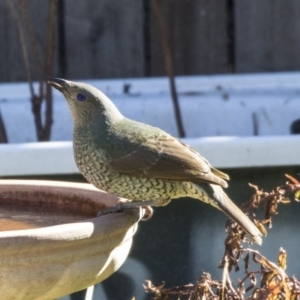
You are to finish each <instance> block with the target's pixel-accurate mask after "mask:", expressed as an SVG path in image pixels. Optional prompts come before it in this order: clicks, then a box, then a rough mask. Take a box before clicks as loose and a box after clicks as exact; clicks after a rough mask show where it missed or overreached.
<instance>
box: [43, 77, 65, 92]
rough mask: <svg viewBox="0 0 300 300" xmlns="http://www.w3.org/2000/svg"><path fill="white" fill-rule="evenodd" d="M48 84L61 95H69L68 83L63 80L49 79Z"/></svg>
mask: <svg viewBox="0 0 300 300" xmlns="http://www.w3.org/2000/svg"><path fill="white" fill-rule="evenodd" d="M48 84H50V85H52V86H53V87H54V88H56V89H57V90H59V91H60V92H62V93H65V92H67V93H68V94H70V92H69V91H68V86H69V85H68V81H67V80H65V79H61V78H51V79H49V80H48Z"/></svg>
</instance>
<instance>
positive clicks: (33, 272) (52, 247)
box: [0, 180, 142, 300]
mask: <svg viewBox="0 0 300 300" xmlns="http://www.w3.org/2000/svg"><path fill="white" fill-rule="evenodd" d="M118 200H119V199H118V198H117V197H115V196H112V195H110V194H107V193H105V192H103V191H100V190H98V189H96V188H94V187H93V186H91V185H89V184H82V183H80V184H79V183H66V182H51V181H30V180H0V230H1V231H0V295H1V298H2V299H6V300H9V299H14V300H18V299H31V300H35V299H43V300H46V299H49V300H52V299H56V298H59V297H62V296H64V295H67V294H70V293H73V292H75V291H79V290H82V289H85V288H87V287H88V286H91V285H94V284H96V283H98V282H100V281H102V280H104V279H105V278H107V277H108V276H110V275H111V274H112V273H114V272H115V271H116V270H117V269H118V268H119V267H120V266H121V265H122V264H123V262H124V261H125V259H126V257H127V255H128V252H129V250H130V247H131V243H132V237H133V235H134V233H135V232H136V230H137V224H138V221H139V220H140V218H141V217H142V213H140V212H139V211H138V210H136V209H134V210H129V211H126V212H122V213H116V214H110V215H105V216H102V217H99V218H97V217H96V216H97V213H98V211H100V210H102V209H105V208H106V207H109V206H113V205H115V204H116V202H117V201H118Z"/></svg>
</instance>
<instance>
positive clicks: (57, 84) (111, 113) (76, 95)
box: [48, 78, 123, 126]
mask: <svg viewBox="0 0 300 300" xmlns="http://www.w3.org/2000/svg"><path fill="white" fill-rule="evenodd" d="M48 83H49V84H50V85H52V86H53V87H54V88H56V89H57V90H59V91H60V92H61V93H62V94H63V95H64V97H65V98H66V100H67V103H68V106H69V108H70V110H71V114H72V116H73V119H74V123H75V126H76V125H79V126H80V125H83V124H88V123H90V122H91V121H93V120H94V119H95V118H96V119H97V120H98V121H99V122H101V120H102V121H105V122H114V121H117V120H118V119H120V118H122V117H123V116H122V115H121V113H120V112H119V110H118V109H117V108H116V106H115V105H114V104H113V103H112V102H111V100H110V99H109V98H108V97H107V96H105V95H104V94H103V93H102V92H101V91H99V90H98V89H97V88H95V87H93V86H91V85H89V84H86V83H81V82H73V81H69V80H65V79H61V78H53V79H50V80H48Z"/></svg>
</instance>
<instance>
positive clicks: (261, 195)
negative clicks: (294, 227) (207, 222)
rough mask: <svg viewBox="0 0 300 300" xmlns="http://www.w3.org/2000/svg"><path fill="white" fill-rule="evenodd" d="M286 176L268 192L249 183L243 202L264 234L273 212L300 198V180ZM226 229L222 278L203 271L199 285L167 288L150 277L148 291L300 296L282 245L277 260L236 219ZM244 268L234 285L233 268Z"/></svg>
mask: <svg viewBox="0 0 300 300" xmlns="http://www.w3.org/2000/svg"><path fill="white" fill-rule="evenodd" d="M285 176H286V177H287V179H288V181H287V182H286V183H285V184H284V185H281V186H278V187H276V188H275V189H274V190H272V191H271V192H265V191H263V190H260V189H259V188H258V186H256V185H253V184H249V185H250V186H251V187H252V188H253V189H254V190H255V192H254V194H253V195H252V196H251V197H250V200H249V201H248V202H247V203H245V204H244V205H243V206H242V210H243V211H244V212H245V213H246V214H247V215H248V216H249V218H250V219H251V220H252V221H253V222H254V223H255V224H256V226H257V227H258V228H259V230H260V231H261V232H262V234H263V235H264V236H267V228H271V227H272V216H273V215H276V214H277V213H278V208H279V206H280V205H281V204H288V203H290V202H291V199H292V198H293V199H294V200H295V201H297V202H299V198H300V183H299V182H298V181H297V180H296V179H295V178H293V177H292V176H290V175H287V174H286V175H285ZM259 210H263V212H264V217H263V218H262V219H259V218H258V212H259ZM226 231H227V237H226V239H225V243H224V246H225V251H224V255H223V257H222V259H221V263H220V265H219V268H222V269H223V279H222V280H213V279H212V278H211V275H210V274H209V273H203V274H202V275H201V276H200V278H199V279H198V281H197V283H196V284H195V285H193V284H188V285H184V286H176V287H172V288H165V283H163V284H161V285H159V286H155V285H153V283H152V282H151V281H149V280H146V284H145V285H144V289H145V291H146V292H147V293H152V294H154V298H153V299H154V300H173V299H176V300H265V299H266V300H281V299H288V300H298V299H300V282H299V281H298V280H297V279H296V278H294V277H289V276H288V275H287V274H286V273H285V270H286V261H287V253H286V251H285V250H284V249H283V248H280V249H279V254H278V261H277V263H274V262H272V261H270V260H268V259H267V258H266V257H265V256H263V255H262V254H261V253H259V251H257V250H254V249H251V243H250V241H249V240H247V238H246V237H245V232H244V231H243V229H242V228H241V227H240V226H239V225H238V224H237V223H236V222H234V221H233V220H231V219H230V220H228V221H227V223H226ZM245 245H247V246H248V247H247V248H246V247H245ZM241 258H243V262H241ZM241 265H242V266H241ZM241 268H242V270H243V274H244V275H243V278H242V279H241V280H238V282H237V284H235V285H234V284H233V283H232V282H231V279H230V272H231V271H232V270H235V271H236V272H237V271H240V269H241Z"/></svg>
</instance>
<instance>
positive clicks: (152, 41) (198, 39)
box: [0, 0, 300, 82]
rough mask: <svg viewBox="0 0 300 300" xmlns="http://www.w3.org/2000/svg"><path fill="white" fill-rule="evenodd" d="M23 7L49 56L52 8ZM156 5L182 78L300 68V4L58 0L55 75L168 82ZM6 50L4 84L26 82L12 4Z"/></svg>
mask: <svg viewBox="0 0 300 300" xmlns="http://www.w3.org/2000/svg"><path fill="white" fill-rule="evenodd" d="M8 1H12V2H13V3H14V4H15V5H18V4H19V2H18V1H16V0H8ZM23 1H25V3H26V6H28V11H29V17H30V19H31V22H32V24H33V29H34V32H35V35H36V37H37V39H38V41H39V44H40V47H41V49H43V48H44V47H45V46H44V45H45V36H46V32H47V8H48V6H47V2H46V1H40V0H23ZM51 1H54V0H51ZM153 1H157V3H158V4H159V7H160V13H161V15H162V17H163V21H164V25H165V32H166V35H165V38H166V40H167V41H168V42H169V44H170V46H171V51H172V59H173V63H174V71H175V74H176V75H191V74H218V73H243V72H270V71H271V72H273V71H294V70H299V69H300V1H299V0H285V1H279V0H264V1H261V0H224V1H220V0H86V1H82V0H58V11H57V26H56V43H55V46H56V50H55V53H56V54H55V68H54V72H53V73H54V74H52V75H54V76H61V77H65V78H70V79H87V78H120V77H122V78H124V77H125V78H126V77H143V76H161V75H165V74H166V72H165V64H164V56H163V50H162V43H161V41H162V38H161V36H162V34H161V32H160V30H159V26H158V25H159V22H158V18H157V16H156V15H155V13H154V9H153ZM0 43H1V44H0V66H1V68H0V81H1V82H10V81H24V80H26V72H25V68H24V62H23V58H22V52H21V46H20V41H19V36H18V32H17V29H16V22H15V20H14V19H13V17H12V14H11V11H10V9H9V6H8V2H7V1H4V0H2V1H0ZM43 51H45V49H43ZM31 55H32V53H31Z"/></svg>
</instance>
